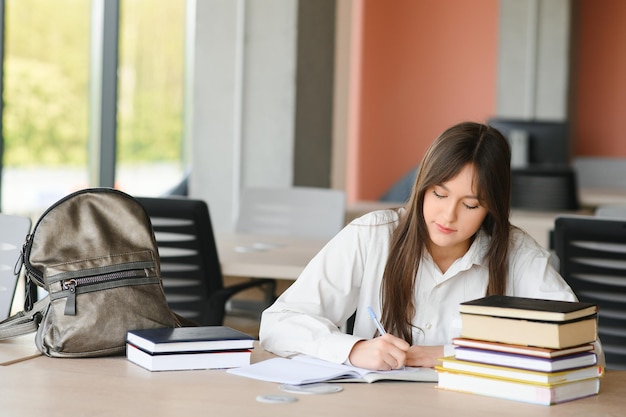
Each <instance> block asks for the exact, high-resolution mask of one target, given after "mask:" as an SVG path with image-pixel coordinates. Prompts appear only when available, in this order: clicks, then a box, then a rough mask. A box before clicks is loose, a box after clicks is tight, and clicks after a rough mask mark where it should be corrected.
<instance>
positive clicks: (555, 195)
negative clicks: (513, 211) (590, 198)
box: [511, 165, 580, 211]
mask: <svg viewBox="0 0 626 417" xmlns="http://www.w3.org/2000/svg"><path fill="white" fill-rule="evenodd" d="M511 207H513V208H518V209H525V210H539V211H574V210H578V209H579V208H580V206H579V203H578V181H577V177H576V172H575V171H574V170H573V169H572V168H570V167H569V166H566V165H563V166H552V167H529V168H524V169H512V170H511Z"/></svg>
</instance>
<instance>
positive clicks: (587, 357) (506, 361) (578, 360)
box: [454, 347, 598, 372]
mask: <svg viewBox="0 0 626 417" xmlns="http://www.w3.org/2000/svg"><path fill="white" fill-rule="evenodd" d="M454 357H455V358H456V359H459V360H463V361H470V362H480V363H484V364H488V365H498V366H508V367H511V368H519V369H528V370H531V371H540V372H557V371H565V370H568V369H574V368H582V367H586V366H592V365H595V364H596V363H597V362H598V358H597V356H596V354H595V352H581V353H574V354H571V355H566V356H558V357H556V358H540V357H537V356H529V355H520V354H517V353H506V352H497V351H493V350H484V349H473V348H464V347H457V348H456V349H455V350H454Z"/></svg>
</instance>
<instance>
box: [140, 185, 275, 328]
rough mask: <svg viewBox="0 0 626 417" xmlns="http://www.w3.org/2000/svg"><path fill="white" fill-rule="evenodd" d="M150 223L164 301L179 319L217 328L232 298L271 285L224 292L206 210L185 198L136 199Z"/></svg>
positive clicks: (238, 287) (253, 283) (258, 283)
mask: <svg viewBox="0 0 626 417" xmlns="http://www.w3.org/2000/svg"><path fill="white" fill-rule="evenodd" d="M137 200H138V201H139V202H140V203H141V204H142V205H143V207H144V208H145V209H146V211H147V213H148V215H149V216H150V218H151V220H152V227H153V229H154V233H155V237H156V241H157V244H158V246H159V255H160V258H161V275H162V277H163V286H164V288H165V296H166V298H167V301H168V303H169V305H170V306H171V308H172V309H173V310H174V311H175V312H176V313H177V314H178V315H180V316H181V317H183V318H186V319H188V320H191V321H193V322H195V323H196V324H199V325H221V324H223V322H224V315H225V304H226V302H227V301H228V300H229V299H230V298H231V297H232V296H234V295H235V294H237V293H239V292H241V291H243V290H246V289H249V288H253V287H263V289H265V288H268V287H269V291H272V292H274V286H275V282H274V281H273V280H270V279H266V280H260V279H254V280H251V281H248V282H244V283H240V284H237V285H232V286H228V287H225V286H224V281H223V276H222V269H221V267H220V263H219V257H218V253H217V247H216V244H215V238H214V236H213V228H212V225H211V218H210V215H209V208H208V206H207V204H206V203H205V202H204V201H202V200H194V199H190V198H185V197H158V198H152V197H137Z"/></svg>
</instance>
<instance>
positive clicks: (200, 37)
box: [185, 0, 298, 231]
mask: <svg viewBox="0 0 626 417" xmlns="http://www.w3.org/2000/svg"><path fill="white" fill-rule="evenodd" d="M188 1H189V0H188ZM190 2H191V1H190ZM297 5H298V2H297V1H293V0H196V1H194V2H193V3H192V4H191V5H190V7H194V8H195V13H193V15H195V22H194V25H191V26H190V27H192V26H195V29H192V32H193V36H194V37H195V39H194V42H193V45H194V46H193V49H192V51H188V57H187V58H188V62H189V63H190V64H191V69H190V71H191V72H192V74H191V78H192V81H191V82H192V84H191V87H190V88H189V91H190V92H191V95H192V98H191V99H189V106H190V108H187V109H185V111H186V113H187V125H186V127H187V132H186V134H187V135H188V137H189V138H190V142H191V143H192V150H191V165H192V172H193V174H192V175H191V178H190V183H189V188H190V195H191V196H192V197H196V198H202V199H204V200H205V201H207V203H208V204H209V209H210V211H211V217H212V223H213V227H214V229H215V230H217V231H229V230H232V228H233V226H234V221H235V217H236V213H237V204H238V196H239V189H240V187H241V186H248V185H249V186H290V185H291V184H292V178H293V162H292V160H293V146H294V145H293V144H294V138H293V135H294V125H293V124H294V117H293V114H294V101H295V76H296V68H295V67H296V64H295V63H296V35H297V28H296V26H297ZM190 14H192V13H190Z"/></svg>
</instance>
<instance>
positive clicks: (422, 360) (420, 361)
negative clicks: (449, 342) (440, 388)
mask: <svg viewBox="0 0 626 417" xmlns="http://www.w3.org/2000/svg"><path fill="white" fill-rule="evenodd" d="M442 356H443V346H419V345H416V346H411V347H410V348H409V350H408V351H407V353H406V360H405V363H404V364H405V365H406V366H421V367H424V368H432V367H434V366H435V365H438V364H439V362H440V361H439V359H440V358H441V357H442Z"/></svg>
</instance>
